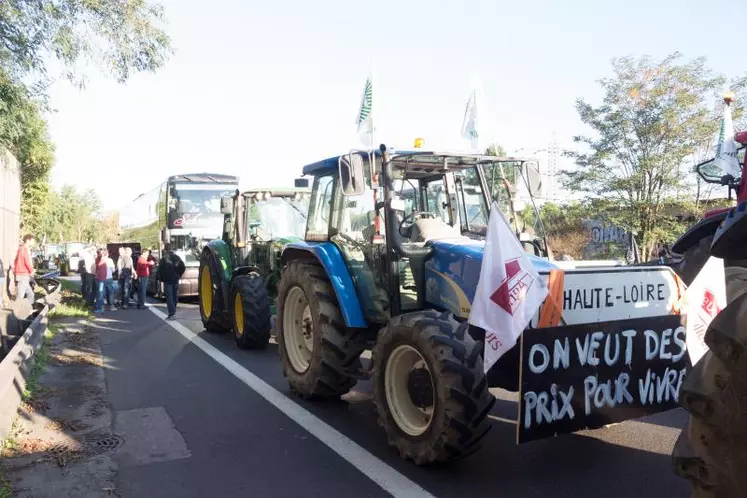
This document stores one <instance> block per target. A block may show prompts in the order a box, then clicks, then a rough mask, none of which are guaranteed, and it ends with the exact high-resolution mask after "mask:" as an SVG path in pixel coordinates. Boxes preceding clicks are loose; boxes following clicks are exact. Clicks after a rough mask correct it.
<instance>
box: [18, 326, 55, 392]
mask: <svg viewBox="0 0 747 498" xmlns="http://www.w3.org/2000/svg"><path fill="white" fill-rule="evenodd" d="M57 330H58V329H57V327H55V326H54V325H50V326H49V328H48V329H47V331H46V332H44V338H43V339H42V344H41V347H40V348H39V351H37V352H36V355H35V356H34V366H33V367H31V372H30V373H29V377H28V379H26V387H24V389H23V393H22V394H21V400H22V401H29V400H30V399H31V398H32V397H33V396H34V393H35V392H36V391H37V390H38V389H39V376H40V375H41V374H42V372H43V371H44V367H45V366H46V364H47V361H48V360H49V353H50V349H51V348H52V339H53V338H54V336H55V335H57Z"/></svg>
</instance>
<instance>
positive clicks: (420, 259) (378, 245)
mask: <svg viewBox="0 0 747 498" xmlns="http://www.w3.org/2000/svg"><path fill="white" fill-rule="evenodd" d="M372 164H373V167H371V165H372ZM530 164H531V161H529V160H525V159H520V158H499V157H494V156H481V155H470V154H462V153H448V152H433V151H423V150H420V149H415V150H397V151H392V152H391V153H389V152H383V153H382V152H377V153H376V154H375V155H374V154H371V153H368V152H356V151H354V152H351V153H350V154H347V155H343V156H339V157H333V158H330V159H327V160H325V161H321V162H319V163H315V164H311V165H309V166H306V167H305V168H304V170H303V172H304V175H311V176H313V177H314V183H313V188H312V193H311V203H310V206H309V217H308V222H307V227H306V241H307V243H325V242H331V243H332V244H334V246H335V247H336V249H337V250H339V251H340V253H341V255H342V259H343V260H344V262H345V265H346V266H347V270H348V271H349V273H350V275H351V279H352V282H353V285H354V287H355V292H356V293H357V295H358V296H359V297H360V300H361V303H362V306H363V307H364V308H365V310H364V314H365V315H366V319H367V321H368V322H373V323H385V322H386V321H387V320H388V319H389V318H390V317H392V316H397V315H399V314H400V313H402V312H407V311H415V310H422V309H427V308H432V307H437V308H441V309H446V310H449V311H452V312H454V313H455V314H456V315H457V316H466V315H467V314H468V312H469V308H470V304H469V303H470V302H471V300H472V294H473V290H474V287H475V286H476V281H477V280H476V279H477V278H478V275H479V269H480V263H481V261H482V248H483V246H484V239H485V234H486V229H487V224H488V219H489V215H490V207H491V205H492V203H493V201H496V203H497V205H498V206H499V208H500V209H501V210H502V212H503V214H504V216H506V218H507V219H508V220H510V221H511V222H512V226H514V227H516V229H517V236H521V237H520V240H521V239H523V242H524V243H525V244H524V245H525V248H526V249H527V251H528V252H530V253H531V254H533V255H535V256H540V257H545V256H547V250H546V248H547V245H546V243H545V240H544V236H543V235H544V234H543V230H542V228H541V223H537V222H533V223H529V225H531V226H532V227H537V230H536V231H535V230H532V231H531V233H527V232H526V231H524V232H523V233H522V228H523V227H525V226H526V225H527V224H526V223H523V222H521V221H520V220H519V217H518V215H517V213H516V212H515V210H514V199H513V197H514V196H515V194H516V191H517V187H516V183H517V180H520V179H523V181H524V185H525V188H526V189H527V190H528V193H529V194H530V195H531V194H532V193H534V192H533V191H535V190H536V189H537V188H538V186H539V183H538V178H539V177H538V175H535V174H533V173H531V172H529V171H536V168H533V169H532V168H531V166H530ZM535 219H536V220H539V216H535ZM530 230H531V229H530ZM291 254H292V253H291Z"/></svg>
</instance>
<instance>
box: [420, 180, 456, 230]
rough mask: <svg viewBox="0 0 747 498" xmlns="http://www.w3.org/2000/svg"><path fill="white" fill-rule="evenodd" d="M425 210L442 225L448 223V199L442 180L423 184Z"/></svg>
mask: <svg viewBox="0 0 747 498" xmlns="http://www.w3.org/2000/svg"><path fill="white" fill-rule="evenodd" d="M424 193H425V210H426V211H428V212H429V213H431V214H432V215H434V216H435V217H436V219H439V220H441V221H443V222H444V223H449V222H450V220H449V199H448V195H447V194H446V187H445V186H444V180H443V178H442V177H441V178H438V179H436V180H432V181H429V182H426V183H425V189H424Z"/></svg>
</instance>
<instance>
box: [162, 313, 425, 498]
mask: <svg viewBox="0 0 747 498" xmlns="http://www.w3.org/2000/svg"><path fill="white" fill-rule="evenodd" d="M149 309H150V310H151V311H152V312H153V314H154V315H156V316H157V317H159V318H160V319H161V320H164V322H165V323H167V324H168V325H170V326H171V328H173V329H174V330H176V331H177V332H179V333H180V334H181V335H183V336H184V338H186V339H187V340H188V341H189V342H191V343H192V344H194V345H195V346H197V347H198V348H200V349H201V350H202V351H203V352H204V353H205V354H207V355H208V356H210V357H211V358H212V359H214V360H215V361H217V362H218V363H219V364H220V365H221V366H223V367H224V368H225V369H226V370H228V371H229V372H231V373H232V374H233V375H234V376H235V377H236V378H237V379H239V380H241V381H242V382H243V383H244V384H246V385H247V386H249V388H251V389H252V390H253V391H255V392H256V393H257V394H259V395H260V396H262V397H263V398H264V399H265V400H266V401H267V402H269V403H270V404H271V405H273V406H274V407H275V408H277V409H278V410H280V411H281V412H283V413H284V414H285V415H286V416H287V417H288V418H290V419H291V420H293V421H294V422H296V423H297V424H298V425H300V426H301V427H303V428H304V429H306V430H307V431H308V432H309V433H311V434H312V435H313V436H314V437H316V438H317V439H319V440H320V441H321V442H322V443H324V444H326V445H327V446H328V447H329V448H330V449H331V450H332V451H334V452H335V453H337V454H338V455H340V456H341V457H342V458H344V459H345V460H347V461H348V462H350V463H351V464H352V465H353V466H354V467H355V468H357V469H358V470H359V471H361V472H362V473H363V474H365V475H366V476H367V477H368V478H369V479H371V480H372V481H373V482H375V483H376V484H378V485H379V486H381V488H382V489H384V490H385V491H387V492H389V493H390V494H391V495H392V496H394V497H395V498H400V497H402V498H405V497H407V498H409V497H423V498H435V497H434V496H433V495H432V494H430V493H429V492H427V491H426V490H425V489H423V488H422V487H420V486H419V485H417V484H415V483H414V482H412V481H411V480H410V479H408V478H407V477H405V476H404V475H402V474H400V473H399V472H397V471H396V470H394V469H393V468H391V467H390V466H389V465H387V464H386V463H384V462H383V461H381V460H379V459H378V458H376V457H375V456H374V455H372V454H371V453H369V452H368V451H366V450H365V449H364V448H362V447H361V446H359V445H358V444H356V443H355V442H353V441H352V440H351V439H350V438H348V437H347V436H345V435H344V434H342V433H341V432H339V431H337V430H335V429H334V428H332V427H331V426H329V425H328V424H327V423H325V422H324V421H322V420H321V419H319V418H317V417H316V416H315V415H313V414H312V413H311V412H309V411H308V410H306V409H305V408H303V407H301V406H299V405H298V404H296V403H294V402H293V401H291V400H290V399H288V398H287V397H286V396H285V395H284V394H283V393H281V392H280V391H278V390H277V389H275V388H274V387H272V386H270V385H269V384H268V383H267V382H265V381H263V380H262V379H260V378H259V377H257V376H256V375H254V374H253V373H251V372H250V371H249V370H247V369H246V368H244V367H242V366H241V365H239V364H238V363H237V362H236V361H234V360H232V359H231V358H229V357H228V356H227V355H226V354H225V353H222V352H221V351H220V350H219V349H218V348H216V347H215V346H213V345H212V344H210V343H209V342H207V341H206V340H205V339H203V338H201V337H199V336H198V335H197V334H195V333H194V332H192V331H191V330H189V329H188V328H187V327H185V326H184V325H182V324H181V323H179V322H177V321H167V320H166V314H165V313H163V312H162V311H160V310H159V309H157V308H156V307H154V306H150V307H149Z"/></svg>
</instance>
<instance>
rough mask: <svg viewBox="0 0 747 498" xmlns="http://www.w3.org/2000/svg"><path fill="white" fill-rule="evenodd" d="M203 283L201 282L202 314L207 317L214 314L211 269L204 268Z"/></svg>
mask: <svg viewBox="0 0 747 498" xmlns="http://www.w3.org/2000/svg"><path fill="white" fill-rule="evenodd" d="M200 276H201V277H202V281H201V282H200V302H201V303H202V312H203V313H204V315H205V316H206V317H209V316H210V315H211V314H212V313H213V278H212V277H211V276H210V268H208V266H207V265H205V266H203V267H202V275H200Z"/></svg>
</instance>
